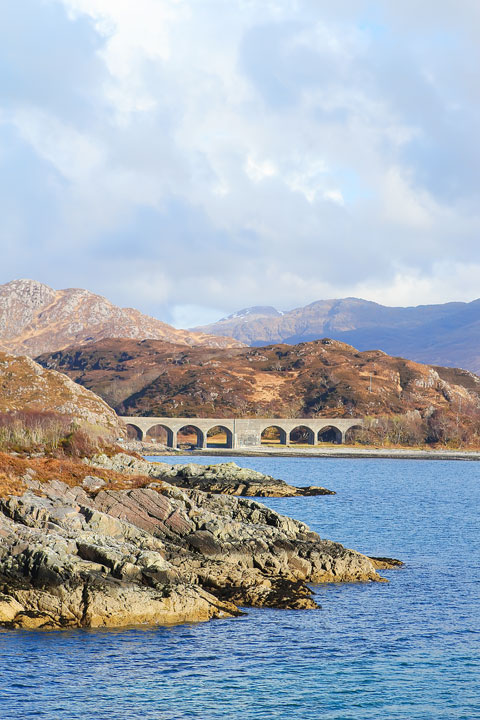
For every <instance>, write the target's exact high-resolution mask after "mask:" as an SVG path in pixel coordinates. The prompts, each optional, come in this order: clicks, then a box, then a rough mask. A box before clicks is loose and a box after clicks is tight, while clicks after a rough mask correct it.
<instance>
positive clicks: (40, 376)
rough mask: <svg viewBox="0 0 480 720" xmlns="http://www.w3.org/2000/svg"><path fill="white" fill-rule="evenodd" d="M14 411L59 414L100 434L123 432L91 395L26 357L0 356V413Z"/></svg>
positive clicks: (110, 411) (111, 411)
mask: <svg viewBox="0 0 480 720" xmlns="http://www.w3.org/2000/svg"><path fill="white" fill-rule="evenodd" d="M16 411H27V412H28V411H33V412H39V411H40V412H55V413H61V414H63V415H68V416H69V417H72V418H75V419H76V420H77V421H78V422H79V423H80V424H81V425H84V426H87V427H89V428H91V429H94V430H98V431H100V432H101V431H103V432H105V433H107V434H112V435H115V436H118V435H122V434H123V432H124V429H123V427H122V426H121V425H120V424H119V421H118V418H117V416H116V415H115V413H114V412H113V410H112V409H111V407H109V406H108V405H107V404H106V403H105V402H104V401H103V400H102V399H101V398H100V397H98V396H97V395H95V394H94V393H93V392H90V391H89V390H87V389H86V388H83V387H80V386H79V385H78V384H77V383H75V382H72V380H70V378H68V377H66V376H65V375H64V374H63V373H59V372H55V371H54V370H46V369H44V368H43V367H41V366H40V365H38V364H37V363H36V362H34V361H33V360H31V359H30V358H28V357H17V356H14V355H7V354H6V353H2V352H0V413H12V412H16Z"/></svg>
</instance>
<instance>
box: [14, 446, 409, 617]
mask: <svg viewBox="0 0 480 720" xmlns="http://www.w3.org/2000/svg"><path fill="white" fill-rule="evenodd" d="M19 462H20V461H17V465H18V463H19ZM21 462H22V463H23V464H22V468H23V470H22V472H23V475H22V478H21V482H19V483H17V485H16V488H17V489H16V491H15V490H13V489H12V486H10V489H9V492H7V493H4V494H3V497H1V498H0V624H1V625H3V626H5V627H12V628H43V629H59V628H69V627H119V626H127V625H139V624H150V625H152V624H169V623H178V622H186V621H200V620H208V619H210V618H218V617H231V616H234V615H237V614H239V613H240V612H242V611H241V609H240V608H242V607H248V606H255V607H277V608H295V609H301V608H305V609H307V608H316V607H317V604H316V602H315V600H314V598H313V597H312V592H311V590H310V589H309V587H308V585H307V583H323V582H367V581H380V580H382V578H381V577H380V576H379V575H378V573H377V570H378V569H382V568H388V567H393V566H394V564H395V563H394V562H393V561H389V560H387V559H380V560H379V559H370V558H368V557H366V556H365V555H362V554H360V553H358V552H356V551H354V550H349V549H347V548H345V547H343V546H342V545H340V544H338V543H335V542H331V541H329V540H324V539H322V538H320V537H319V535H317V534H316V533H314V532H312V531H310V529H309V528H308V527H307V526H306V525H305V524H303V523H301V522H298V521H296V520H292V519H290V518H287V517H284V516H282V515H280V514H278V513H276V512H273V511H272V510H269V509H268V508H266V507H265V506H263V505H261V504H259V503H257V502H255V501H253V500H249V499H244V498H238V497H230V496H228V495H221V494H213V493H211V492H203V491H201V490H197V489H191V488H190V489H181V488H179V487H176V486H174V485H172V484H171V483H170V482H168V483H167V482H165V481H164V480H159V479H158V478H153V477H152V476H150V477H147V476H139V475H138V474H136V473H138V470H139V466H138V465H137V466H136V468H135V469H133V468H132V471H131V474H130V475H124V478H125V479H124V485H123V489H117V488H118V487H119V485H118V477H119V475H118V474H116V475H115V478H116V481H115V483H114V482H113V481H111V480H110V479H109V478H111V477H113V474H114V471H113V470H105V469H104V470H101V469H100V468H98V469H97V471H96V472H95V473H94V472H93V470H92V469H91V466H88V465H86V464H85V463H83V464H82V466H83V468H84V474H83V477H81V475H80V474H78V473H77V479H73V480H72V481H71V482H70V483H69V484H66V483H63V482H61V481H59V480H56V479H51V478H50V479H48V480H46V481H45V480H44V479H42V476H41V474H40V473H39V472H36V471H35V470H33V469H29V468H28V467H27V465H28V462H29V461H28V459H27V460H22V461H21ZM122 462H123V463H124V462H125V461H124V460H123V461H122ZM132 462H133V465H135V463H141V462H143V461H141V460H136V459H134V458H133V459H132ZM113 465H114V462H113V463H112V464H111V466H112V467H113ZM89 472H90V473H91V474H88V473H89ZM249 472H250V471H249Z"/></svg>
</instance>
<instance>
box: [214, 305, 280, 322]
mask: <svg viewBox="0 0 480 720" xmlns="http://www.w3.org/2000/svg"><path fill="white" fill-rule="evenodd" d="M283 314H284V313H283V312H281V311H280V310H277V309H276V308H274V307H272V306H271V305H254V306H253V307H249V308H243V310H237V312H234V313H232V315H228V316H227V317H225V318H222V320H242V319H243V318H248V319H249V320H251V319H253V318H257V317H281V316H282V315H283ZM222 320H219V322H222Z"/></svg>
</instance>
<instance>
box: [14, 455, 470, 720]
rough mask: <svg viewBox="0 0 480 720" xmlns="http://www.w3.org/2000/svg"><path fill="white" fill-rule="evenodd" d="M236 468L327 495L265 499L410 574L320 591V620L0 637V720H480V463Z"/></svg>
mask: <svg viewBox="0 0 480 720" xmlns="http://www.w3.org/2000/svg"><path fill="white" fill-rule="evenodd" d="M166 460H167V462H173V461H175V462H177V461H178V462H185V460H184V459H182V458H175V460H174V459H173V458H167V459H166ZM224 460H225V459H223V458H200V457H196V458H195V462H202V463H213V462H221V461H224ZM236 462H238V463H239V464H242V465H244V466H247V467H252V468H255V469H258V470H261V471H264V472H268V473H269V474H272V475H275V476H277V477H281V478H283V479H286V480H288V481H290V482H292V483H294V484H299V485H300V484H304V485H310V484H323V485H325V486H327V487H330V488H332V489H334V490H336V491H337V493H338V494H337V495H336V496H331V497H317V498H290V499H283V500H282V499H268V500H266V501H265V504H267V505H269V506H270V507H272V508H274V509H275V510H279V511H281V512H283V513H285V514H289V515H292V516H293V517H296V518H298V519H301V520H304V521H306V522H307V523H308V524H309V525H310V526H311V527H312V528H313V529H315V530H316V531H317V532H319V533H320V535H322V536H323V537H327V538H331V539H335V540H339V541H341V542H343V543H344V544H346V545H347V546H350V547H354V548H356V549H358V550H361V551H363V552H366V553H369V554H372V555H387V556H392V557H398V558H401V559H402V560H404V561H405V562H406V567H405V568H403V569H401V570H396V571H391V572H389V573H384V575H385V576H387V575H388V577H389V579H390V583H388V584H372V585H340V586H324V587H319V588H316V591H317V593H318V598H319V601H320V603H321V604H322V608H323V609H322V610H319V611H303V612H302V611H275V610H249V611H248V615H247V616H245V617H241V618H237V619H234V620H227V621H222V620H218V621H214V622H211V623H206V624H199V625H182V626H176V627H174V628H158V629H148V630H138V629H134V630H126V631H101V632H99V631H83V630H79V631H69V632H62V633H58V632H55V633H53V632H51V633H42V632H24V631H18V632H0V679H1V683H0V720H9V719H10V718H15V719H18V718H49V719H50V718H51V719H52V720H53V719H55V720H57V719H60V720H76V719H77V718H79V719H81V720H97V719H98V720H103V719H107V718H108V719H110V718H112V719H113V718H115V720H136V719H137V718H142V720H180V719H183V718H196V719H198V720H213V719H214V718H215V719H216V718H230V719H231V720H236V718H241V719H242V720H250V719H253V718H262V719H263V718H285V719H287V718H288V720H317V719H320V718H322V719H325V720H333V719H334V718H335V719H336V720H349V719H352V720H366V719H375V720H396V719H397V718H398V719H400V718H401V719H402V720H420V719H422V720H423V719H425V720H437V719H441V718H449V719H450V718H451V719H453V718H455V720H460V719H465V720H474V719H475V718H480V688H479V682H480V681H479V676H480V672H479V670H480V667H479V666H480V662H479V660H480V597H479V587H480V583H479V581H480V532H479V523H478V501H479V494H480V490H479V488H480V482H479V480H480V464H479V463H474V462H441V461H402V460H359V459H356V460H347V459H329V458H328V459H327V458H308V459H307V458H306V459H302V458H245V459H236Z"/></svg>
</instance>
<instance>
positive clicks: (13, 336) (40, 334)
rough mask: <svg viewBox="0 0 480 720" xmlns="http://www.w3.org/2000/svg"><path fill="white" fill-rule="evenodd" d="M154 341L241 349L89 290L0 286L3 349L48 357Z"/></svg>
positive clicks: (27, 283) (19, 283)
mask: <svg viewBox="0 0 480 720" xmlns="http://www.w3.org/2000/svg"><path fill="white" fill-rule="evenodd" d="M110 337H128V338H136V339H144V338H155V339H160V340H166V341H170V342H175V343H178V344H182V345H205V346H208V347H239V346H241V345H242V343H241V342H239V341H238V340H233V339H232V338H224V337H221V338H219V337H216V336H213V335H205V334H203V333H198V332H189V331H188V330H177V329H175V328H173V327H171V325H167V324H166V323H163V322H161V321H160V320H156V319H155V318H152V317H149V316H148V315H143V314H142V313H141V312H139V311H138V310H134V309H132V308H119V307H117V306H116V305H113V304H112V303H111V302H109V301H108V300H106V299H105V298H104V297H101V296H100V295H95V294H94V293H91V292H89V291H88V290H82V289H77V288H73V289H68V290H53V289H52V288H50V287H48V285H44V284H43V283H40V282H36V281H35V280H13V281H12V282H9V283H6V284H5V285H0V350H3V351H6V352H11V353H14V354H15V355H30V356H31V357H34V356H35V355H39V354H40V353H44V352H50V351H52V350H59V349H61V348H65V347H68V346H69V345H72V344H74V343H84V342H94V341H96V340H101V339H103V338H110Z"/></svg>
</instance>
